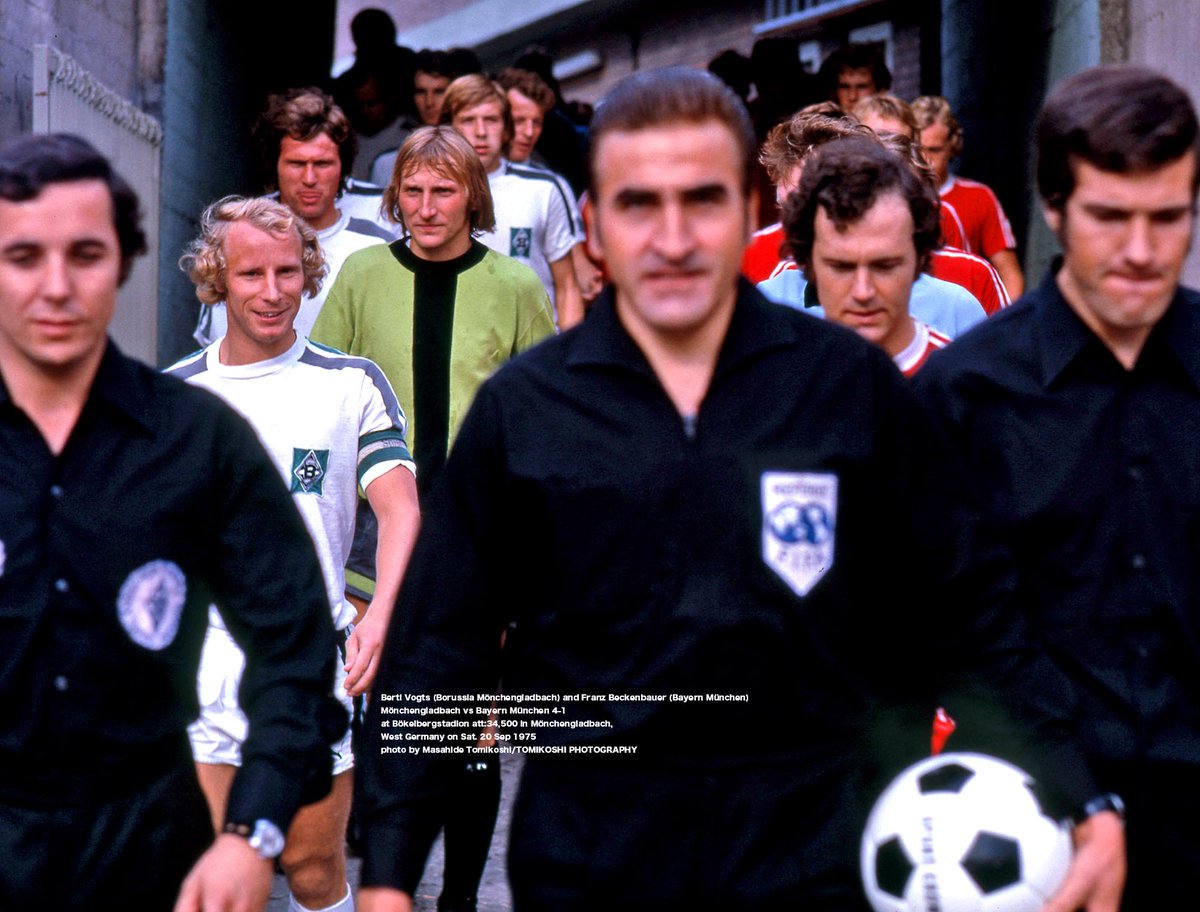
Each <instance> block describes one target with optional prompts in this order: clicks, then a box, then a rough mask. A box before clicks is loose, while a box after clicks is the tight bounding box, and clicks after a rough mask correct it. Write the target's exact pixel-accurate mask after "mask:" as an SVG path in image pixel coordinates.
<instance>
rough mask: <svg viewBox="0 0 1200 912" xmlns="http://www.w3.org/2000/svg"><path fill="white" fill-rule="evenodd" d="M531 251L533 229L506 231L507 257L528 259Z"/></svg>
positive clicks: (511, 229) (510, 229)
mask: <svg viewBox="0 0 1200 912" xmlns="http://www.w3.org/2000/svg"><path fill="white" fill-rule="evenodd" d="M531 250H533V229H532V228H509V229H508V255H509V256H511V257H525V258H526V259H528V258H529V253H530V251H531Z"/></svg>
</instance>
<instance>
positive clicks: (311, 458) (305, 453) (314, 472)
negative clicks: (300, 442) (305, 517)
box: [291, 448, 329, 496]
mask: <svg viewBox="0 0 1200 912" xmlns="http://www.w3.org/2000/svg"><path fill="white" fill-rule="evenodd" d="M328 470H329V450H304V449H295V448H293V449H292V486H291V491H292V493H293V494H316V495H317V496H321V495H322V494H324V493H325V475H326V474H327V472H328Z"/></svg>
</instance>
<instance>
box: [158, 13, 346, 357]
mask: <svg viewBox="0 0 1200 912" xmlns="http://www.w3.org/2000/svg"><path fill="white" fill-rule="evenodd" d="M333 23H334V0H327V2H317V0H314V2H311V3H308V4H306V5H305V8H304V15H303V16H299V15H296V6H295V5H294V4H292V3H290V2H286V0H257V2H255V3H253V4H248V3H245V2H238V0H209V2H204V0H168V16H167V41H166V48H167V52H166V69H165V79H164V91H163V114H162V121H163V129H164V131H165V141H164V145H163V208H162V223H161V224H162V227H161V235H160V236H161V239H162V243H161V247H160V255H159V289H160V311H159V358H160V360H161V361H162V362H163V363H164V364H165V363H170V362H171V361H173V360H175V359H177V358H179V357H181V356H182V355H184V354H187V353H188V352H189V351H192V350H194V349H195V348H196V343H195V342H194V340H193V339H192V338H191V333H192V329H193V328H194V326H195V321H196V315H197V312H198V307H199V305H198V303H197V301H196V297H195V294H194V292H193V287H192V284H191V282H189V281H188V280H187V277H186V276H184V275H183V273H182V272H180V270H179V268H178V266H177V262H178V260H179V257H180V255H181V254H182V253H183V250H184V247H185V246H186V244H187V243H188V242H189V241H190V240H191V239H192V238H194V237H195V235H196V231H197V226H198V219H199V216H200V213H201V211H202V210H203V209H204V207H205V206H206V205H207V204H208V203H210V202H212V201H213V200H215V199H218V198H220V197H221V196H224V195H226V194H229V193H241V194H254V193H260V192H261V191H262V189H263V186H262V181H261V179H260V175H259V173H258V169H257V167H256V163H255V160H254V155H253V150H252V149H251V144H250V128H251V126H252V125H253V123H254V119H255V117H256V116H257V114H258V113H259V111H261V110H262V108H263V106H264V104H265V99H266V96H267V94H268V93H269V92H273V91H280V90H282V89H285V88H288V87H290V86H296V85H308V84H321V83H323V82H325V81H327V74H328V71H329V64H330V62H331V60H332V50H333V28H334V26H333Z"/></svg>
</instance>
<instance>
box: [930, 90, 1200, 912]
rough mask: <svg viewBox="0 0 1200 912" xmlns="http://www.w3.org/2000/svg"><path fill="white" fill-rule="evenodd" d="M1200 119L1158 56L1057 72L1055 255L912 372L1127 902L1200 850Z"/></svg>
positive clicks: (1050, 112)
mask: <svg viewBox="0 0 1200 912" xmlns="http://www.w3.org/2000/svg"><path fill="white" fill-rule="evenodd" d="M1198 133H1200V131H1198V128H1197V121H1196V114H1195V111H1194V109H1193V107H1192V104H1191V102H1190V100H1189V99H1188V96H1187V94H1186V93H1185V92H1184V91H1183V90H1182V89H1181V88H1179V87H1178V86H1176V85H1175V84H1174V83H1172V82H1170V81H1169V80H1167V79H1166V78H1164V77H1162V76H1160V75H1158V74H1156V73H1153V72H1150V71H1147V70H1142V69H1137V68H1126V67H1102V68H1096V69H1091V70H1086V71H1084V72H1081V73H1078V74H1076V75H1074V76H1071V77H1070V78H1068V79H1066V80H1064V81H1063V82H1062V83H1061V84H1060V85H1059V86H1058V87H1057V88H1056V89H1055V90H1054V91H1053V92H1052V93H1051V95H1050V97H1049V99H1048V100H1047V101H1046V104H1045V107H1044V108H1043V110H1042V114H1041V117H1040V119H1039V121H1038V125H1037V129H1036V140H1037V152H1038V163H1037V175H1038V191H1039V193H1040V194H1041V197H1042V200H1043V206H1044V211H1045V216H1046V220H1047V222H1048V223H1049V224H1050V226H1051V228H1053V229H1054V231H1055V232H1056V233H1057V234H1058V237H1059V240H1060V242H1061V244H1062V248H1063V253H1062V258H1061V259H1059V260H1056V261H1055V263H1054V264H1053V266H1052V267H1051V270H1050V273H1049V275H1047V277H1046V279H1045V280H1044V281H1043V282H1042V284H1041V285H1039V286H1038V287H1037V288H1035V289H1034V290H1033V291H1031V292H1030V293H1029V294H1027V295H1025V296H1024V297H1023V298H1022V299H1020V300H1019V301H1017V302H1016V303H1015V304H1014V305H1013V306H1012V307H1011V308H1010V309H1009V310H1007V311H1005V312H1004V313H1002V314H1000V315H998V316H996V317H994V318H993V319H992V320H991V321H989V322H988V323H987V324H985V325H984V326H983V327H981V328H980V330H979V331H978V332H977V333H972V334H971V336H970V337H969V338H968V339H966V340H964V341H963V343H962V347H961V348H959V347H958V345H959V343H955V345H954V346H951V347H950V348H949V349H947V350H946V351H945V352H944V353H941V354H939V355H936V356H935V357H933V358H932V359H931V360H930V362H929V364H928V366H927V367H926V368H925V369H924V370H923V371H922V373H921V374H919V375H918V377H917V391H918V393H919V394H920V395H922V396H923V398H924V399H925V400H926V401H927V402H928V403H929V404H930V405H931V406H932V407H933V409H934V411H935V412H936V413H937V414H938V416H940V418H941V419H942V421H943V422H944V423H945V426H946V428H947V430H948V432H949V434H950V436H951V438H952V440H953V441H954V442H955V443H956V444H957V445H958V446H959V447H960V448H961V449H962V450H963V452H964V453H965V454H966V455H967V457H968V459H969V460H970V461H971V462H972V464H973V465H974V467H975V472H976V475H977V476H978V478H979V479H980V482H981V485H982V487H983V491H984V495H985V504H986V507H987V512H988V514H989V518H990V520H992V521H993V522H994V523H995V524H996V525H997V526H998V527H999V529H1000V530H1001V531H1002V532H1003V533H1004V534H1005V535H1006V536H1007V538H1008V541H1009V543H1010V544H1011V546H1012V548H1013V549H1014V551H1015V552H1016V555H1017V558H1018V569H1019V571H1020V575H1021V583H1022V591H1023V593H1024V597H1023V598H1022V599H1021V602H1020V604H1021V605H1022V606H1023V607H1024V609H1025V611H1026V613H1027V614H1028V616H1029V619H1030V621H1031V625H1032V627H1033V629H1034V631H1035V632H1036V634H1037V636H1038V638H1039V640H1040V642H1041V645H1042V648H1043V649H1044V651H1045V653H1046V654H1047V655H1048V656H1050V657H1051V658H1052V659H1053V660H1054V661H1055V662H1056V664H1058V665H1059V666H1060V667H1061V668H1062V669H1063V671H1064V672H1065V674H1066V675H1067V676H1069V677H1070V679H1071V681H1072V683H1073V688H1074V690H1075V693H1076V695H1077V701H1078V704H1079V709H1078V711H1077V713H1078V717H1079V719H1080V728H1081V736H1082V744H1083V747H1084V750H1085V752H1086V753H1087V755H1088V756H1089V759H1090V760H1091V761H1092V766H1093V768H1094V769H1095V771H1096V775H1097V779H1098V781H1099V783H1100V785H1101V787H1102V788H1103V789H1104V790H1105V791H1106V792H1111V793H1113V794H1114V795H1120V796H1121V798H1123V799H1124V801H1125V804H1126V806H1127V808H1128V844H1129V886H1128V891H1127V894H1126V899H1125V904H1124V908H1126V909H1129V910H1135V909H1160V908H1170V907H1172V906H1175V905H1178V904H1179V896H1180V892H1179V890H1180V884H1181V882H1182V879H1183V878H1184V877H1185V876H1186V874H1187V872H1190V871H1191V870H1193V869H1194V868H1195V867H1196V865H1197V863H1198V862H1200V836H1198V835H1197V832H1196V829H1195V827H1194V825H1193V821H1194V820H1195V817H1196V814H1197V813H1198V812H1200V800H1198V796H1200V792H1198V791H1197V789H1196V782H1197V779H1198V777H1200V728H1198V727H1197V723H1196V720H1197V719H1200V681H1198V680H1197V676H1196V669H1197V667H1200V636H1198V631H1200V577H1197V571H1196V565H1197V561H1196V555H1197V554H1198V553H1200V550H1198V549H1200V525H1198V524H1197V522H1196V517H1197V516H1200V486H1198V484H1197V479H1200V393H1198V390H1200V362H1198V361H1197V352H1200V295H1197V293H1196V292H1194V291H1191V290H1190V289H1187V288H1183V287H1181V286H1180V285H1179V276H1180V271H1181V270H1182V268H1183V264H1184V259H1185V257H1186V256H1187V252H1188V249H1189V247H1190V245H1191V240H1192V234H1193V230H1194V225H1195V205H1196V180H1197V170H1196V168H1197V137H1198ZM1106 800H1107V802H1108V804H1109V805H1110V806H1113V807H1116V806H1117V799H1116V798H1109V799H1106Z"/></svg>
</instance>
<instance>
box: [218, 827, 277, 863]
mask: <svg viewBox="0 0 1200 912" xmlns="http://www.w3.org/2000/svg"><path fill="white" fill-rule="evenodd" d="M221 832H222V833H232V834H233V835H235V836H241V837H242V838H243V839H245V840H246V841H247V842H248V843H250V848H252V849H254V851H256V852H257V853H258V855H259V857H260V858H265V859H267V860H268V861H269V860H273V859H275V858H278V857H279V856H280V854H281V853H282V852H283V841H284V840H283V833H282V832H281V831H280V829H279V827H277V826H275V824H273V823H271V821H269V820H256V821H254V825H253V826H251V825H250V824H248V823H234V822H230V823H227V824H225V826H224V828H223V829H222V830H221Z"/></svg>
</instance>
